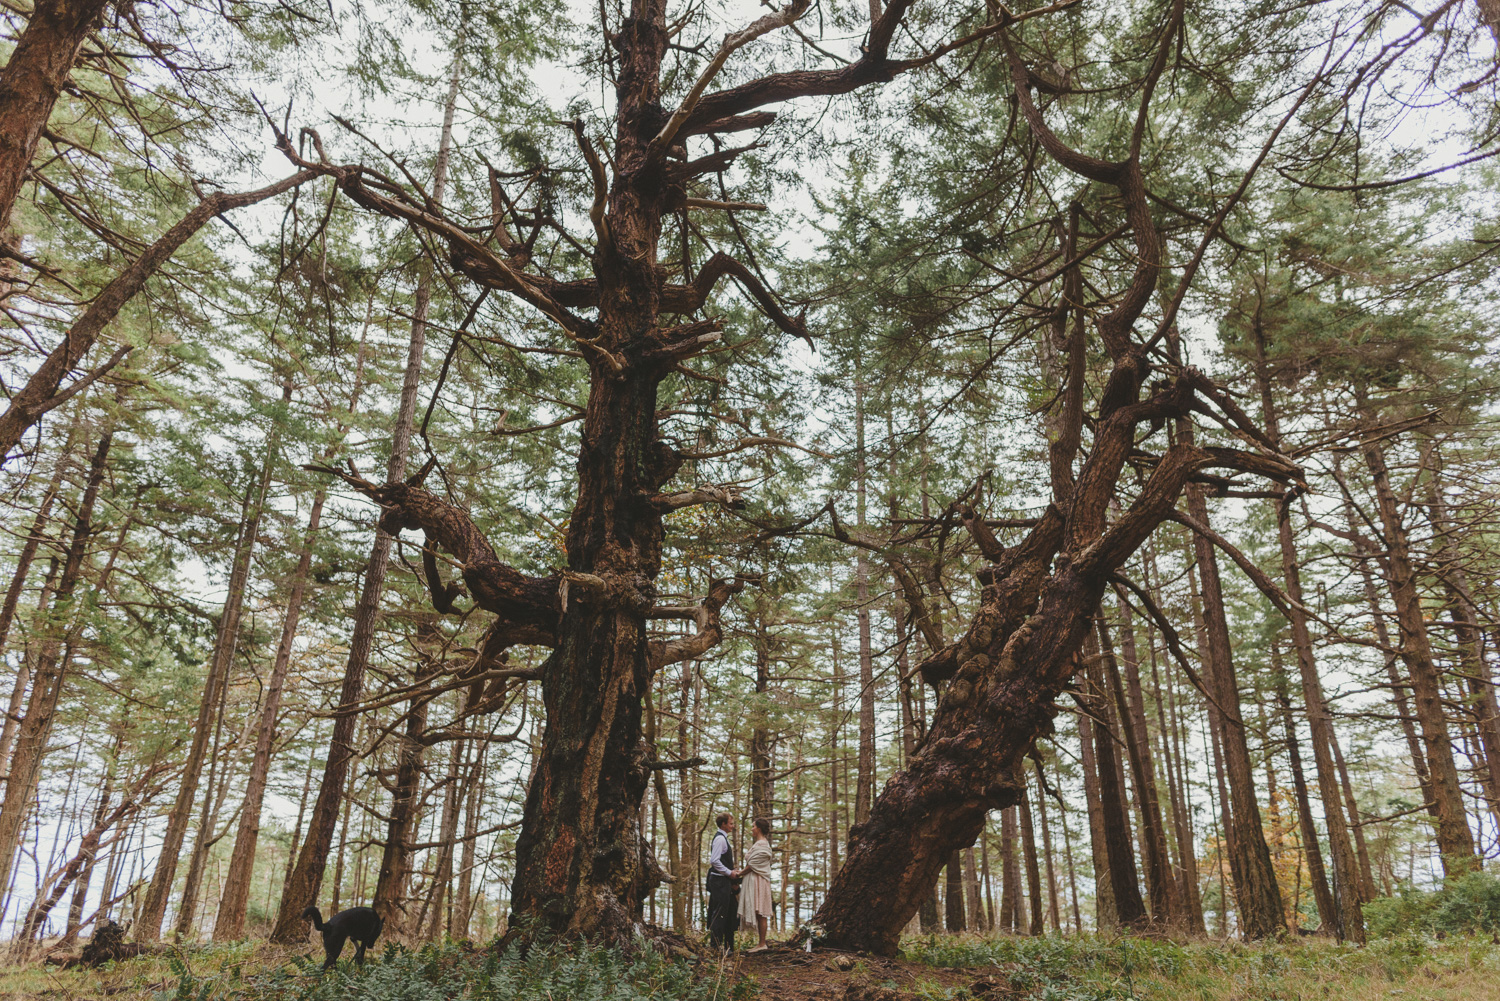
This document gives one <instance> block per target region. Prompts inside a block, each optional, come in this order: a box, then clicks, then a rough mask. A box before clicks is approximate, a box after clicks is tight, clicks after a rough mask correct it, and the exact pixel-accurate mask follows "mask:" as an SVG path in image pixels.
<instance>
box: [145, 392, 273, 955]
mask: <svg viewBox="0 0 1500 1001" xmlns="http://www.w3.org/2000/svg"><path fill="white" fill-rule="evenodd" d="M290 397H291V384H290V383H288V384H287V386H286V388H285V390H284V394H283V402H285V400H286V399H289V398H290ZM279 427H280V425H277V426H276V427H275V428H273V430H272V432H271V435H270V438H269V440H268V442H267V445H266V455H265V459H264V461H263V463H262V464H261V471H260V477H259V480H258V481H257V482H256V483H255V484H254V485H253V486H252V487H251V489H249V490H248V491H246V493H245V500H244V503H243V505H242V509H241V512H240V533H239V538H238V540H237V541H236V543H235V551H234V558H233V560H232V561H231V564H230V572H229V592H228V594H226V595H225V597H224V608H223V610H222V611H221V612H220V614H219V628H218V632H217V634H216V636H215V637H214V649H213V655H212V657H211V658H210V660H209V669H208V678H207V682H206V684H205V685H204V688H203V699H202V701H201V702H199V704H198V718H197V722H196V723H195V724H194V727H193V742H192V745H191V746H190V747H189V748H188V756H187V766H186V768H184V770H183V773H182V787H181V788H180V789H179V790H178V792H177V800H176V802H174V803H173V804H172V810H171V812H170V813H169V814H168V815H167V829H166V832H165V834H163V836H162V845H161V854H160V855H159V856H158V858H157V863H156V871H155V872H154V873H153V874H152V876H151V885H150V887H149V888H148V889H147V891H146V899H145V901H144V902H143V903H142V904H141V915H140V918H139V923H138V924H137V925H136V927H135V936H136V938H137V939H138V940H139V941H142V942H155V941H156V940H157V939H158V938H160V937H161V923H162V919H163V918H164V917H165V916H166V911H167V901H168V899H169V898H170V896H171V893H172V883H173V881H174V879H175V878H176V875H177V862H178V857H179V855H180V854H181V852H182V843H183V841H184V840H185V839H186V837H187V829H188V824H189V822H190V821H191V819H192V812H193V802H194V798H195V797H196V796H197V793H198V781H199V779H200V778H201V777H202V775H203V765H204V760H205V757H206V756H207V753H208V742H209V737H210V735H211V733H212V732H213V731H214V730H215V729H216V728H215V727H214V726H213V725H212V722H211V721H212V719H213V715H214V712H215V710H216V708H217V707H218V705H219V703H220V701H221V700H222V696H223V692H224V690H225V688H227V686H228V684H229V678H230V674H231V672H232V670H233V666H234V663H233V662H234V655H235V651H236V648H237V646H238V644H239V635H240V616H241V613H242V611H243V609H244V607H245V592H246V590H247V589H248V586H249V582H250V564H251V557H252V556H253V555H254V552H255V542H256V539H257V537H258V535H259V534H260V520H261V516H262V515H263V514H264V513H265V503H266V492H267V490H268V489H269V487H270V484H271V474H272V472H273V471H274V469H275V466H276V452H277V440H278V438H279Z"/></svg>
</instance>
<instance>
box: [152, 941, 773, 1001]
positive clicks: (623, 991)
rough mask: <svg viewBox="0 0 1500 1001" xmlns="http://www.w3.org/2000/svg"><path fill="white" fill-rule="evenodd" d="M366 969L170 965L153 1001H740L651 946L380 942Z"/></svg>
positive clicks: (713, 974)
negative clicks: (201, 971) (500, 948)
mask: <svg viewBox="0 0 1500 1001" xmlns="http://www.w3.org/2000/svg"><path fill="white" fill-rule="evenodd" d="M370 959H371V960H372V961H370V962H367V963H366V964H365V965H364V966H356V965H354V964H353V963H350V962H348V961H345V962H341V963H339V965H338V967H337V968H336V969H334V970H332V971H329V972H328V973H322V972H321V971H320V970H319V969H318V967H319V965H320V964H319V963H318V962H317V961H316V960H315V959H313V958H310V957H305V956H297V957H295V958H294V959H293V960H292V961H291V963H290V964H289V965H286V966H282V967H281V968H278V969H274V970H271V971H268V972H261V973H257V974H251V975H246V974H245V972H244V971H243V969H242V968H240V967H234V968H230V969H221V970H220V971H218V972H216V973H213V974H210V975H207V976H201V975H195V974H194V973H193V972H192V971H191V970H190V969H188V968H187V966H186V965H185V964H183V963H181V962H180V961H178V962H177V963H176V964H175V965H174V968H173V973H174V976H175V979H176V982H175V984H172V985H171V986H170V988H169V989H168V990H163V991H160V992H158V993H157V994H156V996H155V1001H221V999H222V1001H230V999H233V1001H448V999H452V998H463V999H470V1001H562V999H565V998H566V999H569V1001H646V999H648V998H650V999H673V1001H743V998H744V996H745V988H744V987H742V986H738V985H736V984H735V983H734V982H733V978H732V977H727V976H725V977H721V976H718V975H717V971H715V970H712V969H709V970H706V971H702V972H697V971H695V970H694V969H693V968H692V967H690V966H689V965H688V964H687V963H685V962H683V961H681V960H671V959H667V958H664V957H663V956H661V955H660V954H659V953H657V952H656V951H655V950H653V949H651V948H649V947H642V948H639V949H633V950H630V951H629V952H628V953H626V952H622V951H621V950H618V949H605V948H598V947H594V946H589V945H585V944H582V943H566V944H564V943H554V944H550V945H537V946H533V947H532V948H531V949H530V950H529V951H528V952H527V953H526V954H525V955H524V956H523V955H521V953H520V952H519V951H518V950H516V949H514V948H512V949H509V950H507V951H506V952H504V953H499V954H497V953H495V952H493V951H491V950H476V949H474V948H473V947H472V946H467V945H459V944H455V943H452V942H448V943H443V944H430V945H426V946H423V947H422V948H420V949H417V950H408V949H406V948H404V947H402V946H399V945H395V944H388V945H387V946H386V947H385V949H384V951H383V953H382V954H381V955H380V957H379V958H378V960H376V959H375V957H373V956H372V957H370Z"/></svg>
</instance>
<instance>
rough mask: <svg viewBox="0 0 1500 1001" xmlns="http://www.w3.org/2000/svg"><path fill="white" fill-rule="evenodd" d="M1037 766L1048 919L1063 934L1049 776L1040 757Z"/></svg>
mask: <svg viewBox="0 0 1500 1001" xmlns="http://www.w3.org/2000/svg"><path fill="white" fill-rule="evenodd" d="M1033 764H1034V765H1035V766H1036V790H1037V791H1036V806H1037V819H1038V820H1039V821H1041V825H1042V859H1043V861H1044V862H1045V863H1046V866H1047V920H1048V921H1050V922H1052V930H1053V931H1055V932H1057V933H1058V934H1062V914H1061V911H1060V909H1059V907H1058V903H1057V872H1056V864H1055V863H1054V862H1053V859H1052V825H1051V824H1049V823H1048V822H1047V778H1046V776H1045V775H1043V774H1042V762H1041V760H1040V759H1038V760H1036V761H1034V762H1033Z"/></svg>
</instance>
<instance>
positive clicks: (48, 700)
mask: <svg viewBox="0 0 1500 1001" xmlns="http://www.w3.org/2000/svg"><path fill="white" fill-rule="evenodd" d="M113 441H114V432H113V431H112V430H106V431H105V432H104V433H103V434H102V435H101V436H100V438H99V445H98V447H97V448H95V450H94V455H93V458H92V460H91V461H90V463H89V472H88V480H87V482H86V483H85V485H84V489H83V496H82V497H81V498H80V499H79V502H78V513H77V515H76V517H75V518H74V521H73V535H72V539H71V541H70V542H69V543H68V550H67V553H66V554H65V556H64V557H63V561H62V569H61V572H60V575H59V577H58V581H57V587H56V589H55V591H54V592H53V600H52V609H51V612H50V614H49V616H48V619H49V621H48V622H47V623H46V624H45V625H44V626H43V633H42V636H41V637H40V641H39V643H38V647H39V652H38V654H37V659H36V669H35V671H34V672H33V678H34V680H33V682H32V686H31V697H30V699H29V700H28V701H27V704H26V716H25V717H24V718H23V719H22V721H21V724H20V728H19V730H18V731H17V735H16V745H15V750H14V751H13V752H12V754H11V759H10V769H9V773H8V775H7V778H6V783H5V800H4V802H3V803H0V874H5V876H6V877H7V878H8V877H9V874H10V872H11V867H12V865H13V864H14V862H15V858H16V851H17V850H18V848H19V847H20V843H21V837H22V832H21V825H22V822H23V821H24V820H25V817H26V814H27V812H28V811H29V809H30V807H31V804H32V801H33V799H34V798H35V794H36V785H37V778H38V776H39V775H40V774H41V766H42V758H43V757H44V756H45V755H46V753H47V741H48V739H49V738H50V736H51V734H52V722H53V720H54V719H55V718H56V716H57V702H58V699H59V697H60V696H61V695H62V688H63V681H64V680H65V675H66V673H67V668H68V658H67V657H64V656H63V649H64V647H65V646H66V645H68V644H70V643H71V638H72V635H73V633H74V631H75V630H76V629H77V628H78V623H76V622H74V621H73V618H74V616H73V593H74V591H75V590H77V587H78V582H79V580H80V578H81V577H82V574H83V560H84V556H85V554H86V553H87V551H88V543H89V537H90V536H91V535H92V534H93V530H94V529H93V519H94V504H95V502H96V501H97V500H98V498H99V488H100V486H101V485H102V484H103V482H104V473H105V464H106V460H107V459H108V457H109V448H110V444H111V443H112V442H113ZM9 896H10V888H9V887H8V886H7V887H5V888H4V890H3V892H0V914H3V913H4V912H5V907H6V902H7V899H8V898H9Z"/></svg>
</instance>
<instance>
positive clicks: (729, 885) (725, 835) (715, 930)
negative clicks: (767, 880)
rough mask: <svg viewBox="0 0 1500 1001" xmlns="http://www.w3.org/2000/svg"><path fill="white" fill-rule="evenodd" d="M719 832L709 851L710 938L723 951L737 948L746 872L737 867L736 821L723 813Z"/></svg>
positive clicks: (715, 835)
mask: <svg viewBox="0 0 1500 1001" xmlns="http://www.w3.org/2000/svg"><path fill="white" fill-rule="evenodd" d="M715 820H716V822H717V823H718V825H719V829H718V830H717V831H715V832H714V836H713V840H712V841H711V842H709V848H708V880H707V883H708V935H709V939H710V940H711V941H712V942H713V944H714V945H716V946H718V947H719V948H721V949H725V950H731V951H732V950H733V949H734V933H735V930H736V929H737V928H738V926H739V907H738V906H737V904H738V901H737V900H736V898H737V897H738V896H739V894H740V888H739V880H740V876H742V875H743V872H742V871H741V870H739V869H736V868H735V867H734V849H733V848H731V847H730V845H729V835H730V834H732V833H734V818H733V817H731V816H730V815H729V814H727V813H721V814H719V815H718V817H716V818H715Z"/></svg>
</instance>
